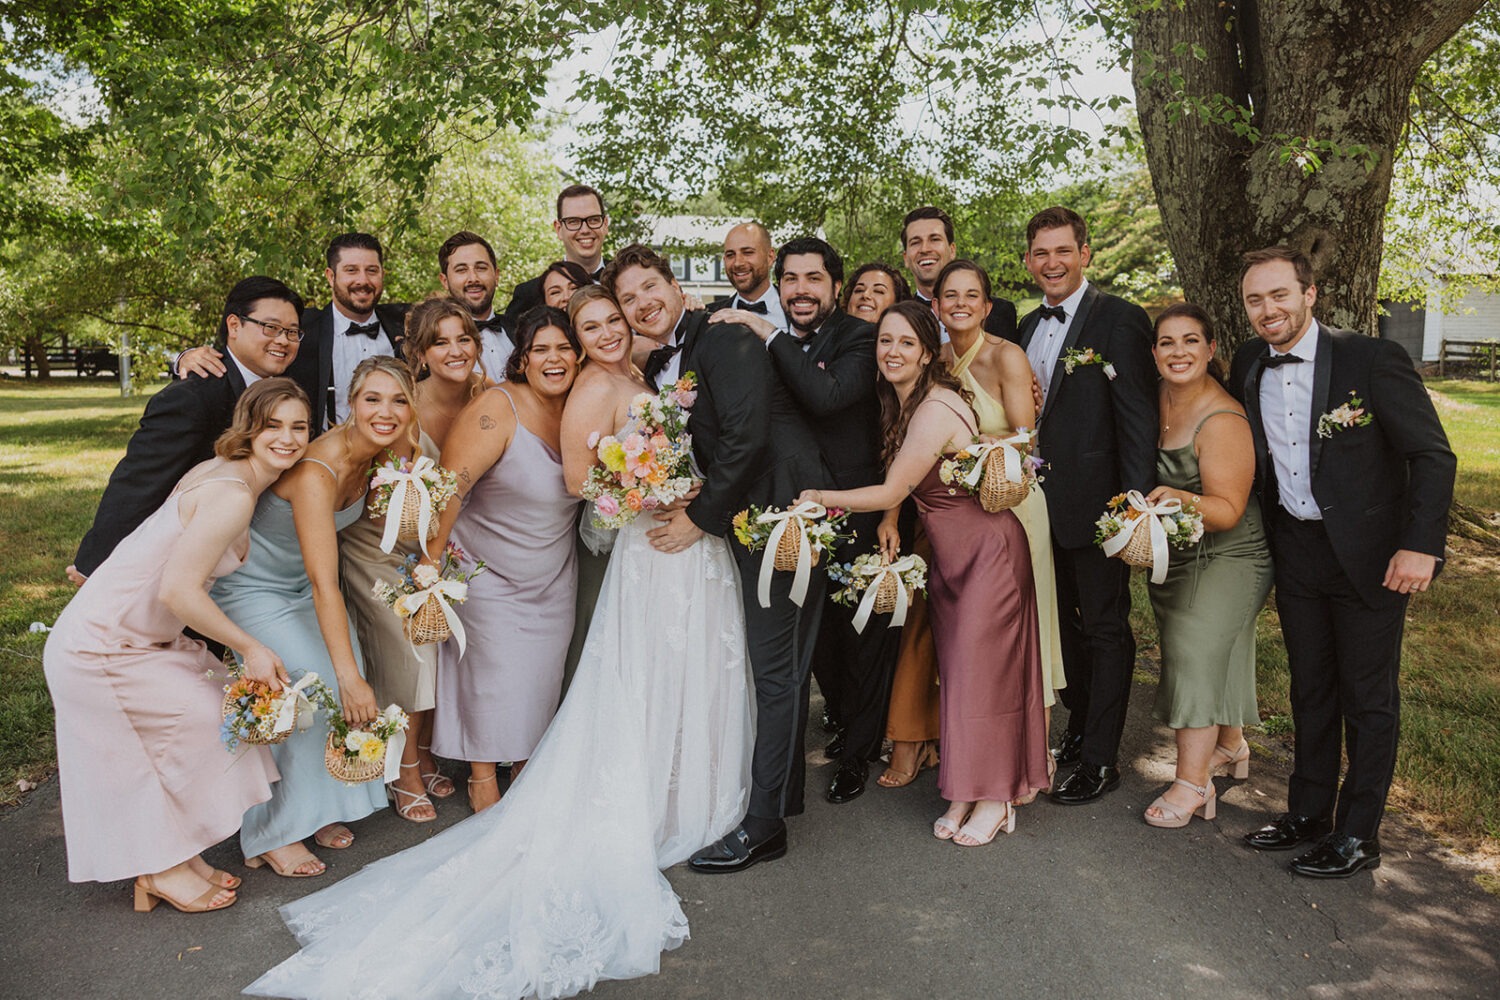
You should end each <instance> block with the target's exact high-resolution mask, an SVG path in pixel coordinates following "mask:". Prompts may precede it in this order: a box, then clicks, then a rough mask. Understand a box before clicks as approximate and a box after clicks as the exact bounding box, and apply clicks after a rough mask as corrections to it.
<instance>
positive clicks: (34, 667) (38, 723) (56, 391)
mask: <svg viewBox="0 0 1500 1000" xmlns="http://www.w3.org/2000/svg"><path fill="white" fill-rule="evenodd" d="M1430 386H1431V388H1432V389H1433V390H1434V391H1435V393H1436V394H1437V395H1436V400H1437V405H1438V412H1439V413H1440V415H1441V416H1442V419H1443V422H1444V425H1445V426H1446V427H1447V429H1448V434H1449V436H1450V438H1451V439H1452V442H1453V446H1454V449H1455V450H1456V451H1457V452H1458V454H1459V480H1458V497H1459V499H1460V500H1462V501H1463V502H1464V503H1467V504H1470V505H1471V506H1474V507H1477V508H1480V509H1481V510H1484V511H1488V512H1495V511H1500V386H1496V385H1491V384H1489V383H1482V382H1473V381H1466V382H1460V381H1453V380H1449V381H1444V382H1434V383H1430ZM144 405H145V403H144V399H142V398H135V399H121V398H120V397H119V395H118V391H117V390H115V389H113V388H110V387H108V386H93V385H80V384H77V383H74V382H73V381H72V380H67V379H63V380H58V381H55V382H53V383H52V384H50V385H39V384H35V383H25V382H21V381H19V380H13V379H8V380H0V459H3V463H0V469H3V471H0V482H3V488H0V525H4V529H3V530H4V532H5V538H6V540H7V542H8V544H7V545H6V550H7V551H8V552H10V553H11V555H10V557H9V559H7V560H6V561H5V563H4V564H3V565H0V588H3V592H4V593H5V600H4V602H3V606H0V802H11V801H14V800H15V799H16V798H17V796H18V791H17V781H18V779H22V778H25V779H28V780H36V779H37V778H40V777H42V776H44V775H45V774H46V773H48V771H50V770H51V768H52V767H53V760H54V750H53V742H52V708H51V704H50V702H49V701H48V698H47V691H46V685H45V683H44V682H43V678H42V663H41V654H42V645H43V641H44V638H45V637H44V636H42V635H36V634H31V633H30V632H28V631H27V629H28V627H29V626H30V624H31V623H32V622H33V621H42V622H48V623H50V622H52V621H53V620H54V619H56V617H57V615H58V612H60V611H61V610H62V608H63V606H64V605H65V604H66V603H67V601H68V598H69V597H70V596H71V594H72V592H73V588H72V587H71V586H70V585H69V584H68V582H67V580H66V579H65V578H64V577H63V572H62V571H63V567H65V566H66V565H67V564H68V563H69V562H70V561H71V559H72V557H73V553H74V551H75V550H76V548H77V544H78V540H79V539H80V538H81V537H82V536H83V533H84V532H85V531H86V530H87V529H88V526H89V524H90V522H91V520H92V517H93V512H94V506H95V504H96V503H97V501H98V497H99V493H100V491H101V490H102V489H103V486H104V481H105V479H106V478H108V475H109V472H110V470H111V469H112V468H113V467H114V463H115V461H116V460H117V459H118V458H119V456H120V454H121V452H122V451H123V449H124V447H125V442H126V440H127V439H128V438H129V436H130V434H131V432H132V431H133V430H134V428H135V425H136V421H137V419H138V417H139V415H140V411H141V408H142V407H143V406H144ZM1136 587H1137V600H1136V615H1135V622H1136V625H1137V630H1138V631H1137V634H1138V635H1139V637H1140V640H1141V646H1142V648H1143V649H1149V647H1150V645H1151V644H1152V643H1153V642H1154V641H1155V623H1154V622H1152V621H1151V613H1150V609H1149V604H1148V603H1147V601H1146V597H1145V593H1144V583H1143V578H1142V577H1141V575H1140V574H1137V577H1136ZM1273 602H1274V598H1273ZM1497 607H1500V547H1491V546H1486V545H1484V544H1482V543H1476V542H1469V541H1466V540H1462V539H1458V540H1455V541H1454V542H1453V552H1452V559H1451V560H1450V562H1449V564H1448V566H1447V567H1446V569H1445V571H1444V573H1443V575H1442V576H1441V577H1440V578H1439V580H1438V582H1437V584H1436V585H1435V586H1434V588H1433V589H1432V591H1431V592H1429V593H1428V594H1425V595H1422V596H1420V597H1419V598H1418V599H1416V600H1414V601H1413V602H1412V605H1411V611H1410V614H1409V616H1408V625H1407V639H1406V646H1405V659H1404V663H1403V668H1402V669H1403V675H1402V692H1403V718H1402V745H1401V756H1400V758H1399V761H1398V765H1397V775H1398V781H1399V787H1398V789H1397V793H1396V795H1395V796H1394V797H1393V800H1392V801H1393V805H1394V806H1396V807H1398V808H1402V809H1406V810H1409V811H1411V812H1413V813H1416V814H1420V815H1421V816H1422V817H1423V818H1424V819H1425V820H1426V821H1427V822H1428V823H1429V824H1430V825H1432V826H1434V827H1436V828H1438V829H1441V830H1443V831H1445V832H1448V833H1451V834H1453V835H1455V836H1457V837H1459V838H1460V839H1462V840H1463V841H1465V842H1469V843H1477V842H1479V841H1481V840H1484V839H1489V840H1491V841H1494V840H1497V839H1500V630H1497V629H1496V628H1495V609H1496V608H1497ZM1259 689H1260V707H1261V717H1262V719H1263V724H1262V730H1263V733H1262V735H1261V736H1260V738H1261V739H1262V740H1274V739H1275V738H1277V737H1281V736H1284V735H1285V734H1287V733H1288V732H1289V731H1290V728H1291V721H1290V705H1289V704H1288V700H1287V674H1286V656H1285V652H1284V650H1283V648H1282V646H1281V642H1280V634H1279V632H1278V630H1277V623H1276V615H1275V610H1274V607H1273V608H1271V609H1268V610H1267V611H1266V613H1265V614H1263V615H1262V617H1261V622H1260V652H1259Z"/></svg>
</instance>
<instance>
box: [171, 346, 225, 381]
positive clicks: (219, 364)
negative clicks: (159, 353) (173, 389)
mask: <svg viewBox="0 0 1500 1000" xmlns="http://www.w3.org/2000/svg"><path fill="white" fill-rule="evenodd" d="M226 370H227V369H226V368H225V367H224V355H223V354H221V353H220V352H219V351H217V350H215V349H214V348H212V347H192V348H189V349H188V350H186V351H183V352H182V353H181V354H179V355H177V377H178V378H187V377H188V376H189V375H197V376H199V377H201V378H223V377H224V372H225V371H226Z"/></svg>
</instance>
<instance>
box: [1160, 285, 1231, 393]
mask: <svg viewBox="0 0 1500 1000" xmlns="http://www.w3.org/2000/svg"><path fill="white" fill-rule="evenodd" d="M1169 319H1188V320H1192V321H1193V322H1194V323H1197V324H1198V328H1199V331H1200V332H1201V333H1202V334H1203V339H1204V340H1206V341H1208V342H1209V344H1211V345H1213V348H1214V353H1213V354H1212V355H1210V356H1209V359H1208V375H1209V378H1212V379H1213V380H1214V381H1215V382H1217V383H1219V384H1220V385H1224V386H1227V384H1228V382H1229V373H1228V372H1226V371H1225V370H1224V362H1222V361H1220V360H1219V350H1218V343H1217V341H1216V340H1215V338H1214V321H1213V320H1212V319H1210V318H1209V315H1208V310H1207V309H1204V308H1203V307H1202V306H1200V305H1198V304H1197V303H1196V302H1175V303H1173V304H1172V305H1169V306H1167V308H1165V309H1163V310H1162V311H1161V315H1159V316H1157V317H1156V322H1155V323H1152V324H1151V346H1152V347H1153V348H1155V347H1156V335H1157V334H1158V333H1160V332H1161V325H1162V324H1163V323H1165V322H1166V321H1167V320H1169Z"/></svg>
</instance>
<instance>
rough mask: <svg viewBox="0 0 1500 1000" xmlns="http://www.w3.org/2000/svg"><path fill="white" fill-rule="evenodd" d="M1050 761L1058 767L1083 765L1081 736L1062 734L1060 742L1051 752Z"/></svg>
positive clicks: (1077, 734)
mask: <svg viewBox="0 0 1500 1000" xmlns="http://www.w3.org/2000/svg"><path fill="white" fill-rule="evenodd" d="M1052 759H1053V760H1055V761H1057V766H1058V767H1073V766H1074V765H1076V764H1081V763H1083V734H1082V733H1070V732H1064V733H1063V738H1062V741H1061V742H1060V743H1058V744H1057V746H1056V747H1054V748H1053V750H1052Z"/></svg>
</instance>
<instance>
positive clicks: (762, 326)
mask: <svg viewBox="0 0 1500 1000" xmlns="http://www.w3.org/2000/svg"><path fill="white" fill-rule="evenodd" d="M708 321H709V322H710V323H738V324H740V325H741V326H747V327H749V328H750V332H751V333H753V334H755V335H756V336H757V337H759V338H760V339H761V340H762V341H765V340H769V339H770V337H771V334H773V333H775V332H776V327H775V326H773V325H772V323H771V321H770V320H768V319H766V318H765V317H764V316H762V315H760V314H759V313H753V312H750V311H749V310H746V309H720V310H719V311H718V312H715V313H710V314H709V316H708Z"/></svg>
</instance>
